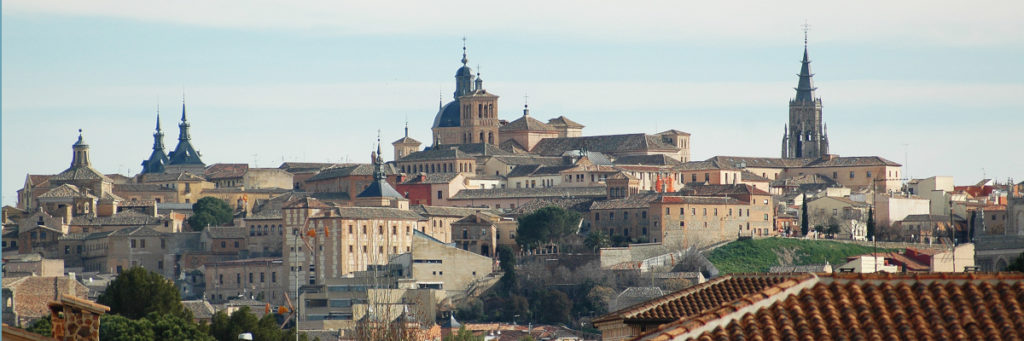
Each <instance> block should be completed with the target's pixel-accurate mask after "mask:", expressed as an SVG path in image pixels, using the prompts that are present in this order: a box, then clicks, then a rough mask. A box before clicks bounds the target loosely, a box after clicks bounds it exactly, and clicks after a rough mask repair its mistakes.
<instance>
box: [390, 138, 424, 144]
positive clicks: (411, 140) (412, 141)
mask: <svg viewBox="0 0 1024 341" xmlns="http://www.w3.org/2000/svg"><path fill="white" fill-rule="evenodd" d="M391 144H392V145H395V144H417V145H418V144H420V141H416V139H414V138H411V137H408V136H402V138H400V139H398V140H395V142H391Z"/></svg>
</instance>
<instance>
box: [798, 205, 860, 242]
mask: <svg viewBox="0 0 1024 341" xmlns="http://www.w3.org/2000/svg"><path fill="white" fill-rule="evenodd" d="M868 211H869V205H868V204H865V203H862V202H856V201H852V200H850V199H847V198H844V197H832V196H825V197H821V198H817V199H814V200H808V202H807V217H808V219H809V224H808V226H809V227H810V228H814V227H815V226H823V227H826V228H827V227H829V226H831V225H832V224H837V225H839V229H840V232H839V234H838V236H837V238H840V239H854V240H865V239H866V238H867V236H866V234H867V231H866V228H867V225H866V221H867V217H868Z"/></svg>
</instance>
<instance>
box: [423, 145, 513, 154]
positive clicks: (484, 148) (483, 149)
mask: <svg viewBox="0 0 1024 341" xmlns="http://www.w3.org/2000/svg"><path fill="white" fill-rule="evenodd" d="M453 148H454V149H458V150H459V151H460V152H463V153H466V154H469V155H471V156H481V155H514V154H512V153H510V152H507V151H505V150H502V149H501V148H499V147H497V146H495V145H492V144H490V143H464V144H441V145H437V146H435V147H434V148H431V149H439V150H450V149H453Z"/></svg>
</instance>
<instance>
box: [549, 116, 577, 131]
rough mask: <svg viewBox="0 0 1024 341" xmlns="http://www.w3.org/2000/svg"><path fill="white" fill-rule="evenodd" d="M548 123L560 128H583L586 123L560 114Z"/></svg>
mask: <svg viewBox="0 0 1024 341" xmlns="http://www.w3.org/2000/svg"><path fill="white" fill-rule="evenodd" d="M548 125H550V126H552V127H558V128H562V127H565V128H583V127H584V125H582V124H579V123H576V122H575V121H573V120H570V119H568V118H566V117H565V116H558V117H555V118H552V119H550V120H548Z"/></svg>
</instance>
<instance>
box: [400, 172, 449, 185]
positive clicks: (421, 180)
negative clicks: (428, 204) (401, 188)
mask: <svg viewBox="0 0 1024 341" xmlns="http://www.w3.org/2000/svg"><path fill="white" fill-rule="evenodd" d="M458 176H459V173H420V174H412V175H410V176H409V178H408V179H406V180H405V182H402V184H403V185H411V184H448V183H451V182H452V180H455V178H456V177H458Z"/></svg>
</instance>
